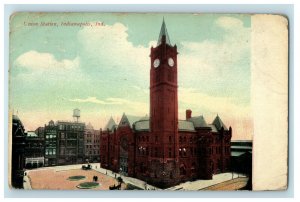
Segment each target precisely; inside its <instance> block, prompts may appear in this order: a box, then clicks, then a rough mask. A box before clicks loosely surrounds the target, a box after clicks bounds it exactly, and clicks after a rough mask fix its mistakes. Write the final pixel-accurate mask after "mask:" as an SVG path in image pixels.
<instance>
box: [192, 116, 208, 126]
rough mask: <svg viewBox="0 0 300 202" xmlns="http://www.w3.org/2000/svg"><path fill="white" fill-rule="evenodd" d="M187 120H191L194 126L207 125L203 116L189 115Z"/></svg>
mask: <svg viewBox="0 0 300 202" xmlns="http://www.w3.org/2000/svg"><path fill="white" fill-rule="evenodd" d="M188 121H191V122H193V124H194V127H195V128H200V127H209V126H208V125H207V123H206V121H205V119H204V117H203V116H195V117H191V118H190V119H188Z"/></svg>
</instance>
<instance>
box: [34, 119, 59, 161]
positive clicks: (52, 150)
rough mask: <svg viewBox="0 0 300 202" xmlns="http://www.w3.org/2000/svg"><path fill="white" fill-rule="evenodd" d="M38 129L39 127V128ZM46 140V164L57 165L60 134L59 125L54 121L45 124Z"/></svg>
mask: <svg viewBox="0 0 300 202" xmlns="http://www.w3.org/2000/svg"><path fill="white" fill-rule="evenodd" d="M37 130H38V129H37ZM42 131H43V132H44V140H45V155H44V157H45V164H44V165H45V166H56V165H58V162H57V151H58V149H57V147H58V140H57V139H58V135H57V126H56V125H55V124H54V121H52V120H51V121H49V123H48V125H45V127H44V129H43V130H42Z"/></svg>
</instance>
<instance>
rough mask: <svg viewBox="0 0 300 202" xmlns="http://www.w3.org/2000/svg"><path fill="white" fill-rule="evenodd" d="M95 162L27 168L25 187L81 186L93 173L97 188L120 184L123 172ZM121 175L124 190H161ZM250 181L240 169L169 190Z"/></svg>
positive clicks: (211, 187)
mask: <svg viewBox="0 0 300 202" xmlns="http://www.w3.org/2000/svg"><path fill="white" fill-rule="evenodd" d="M91 165H92V168H93V169H92V170H82V169H81V166H82V165H81V164H78V165H68V166H56V167H44V168H38V169H34V170H27V171H26V174H27V175H26V176H25V177H24V189H50V190H66V189H69V190H78V188H77V187H76V186H77V185H79V184H80V183H82V182H92V181H93V176H97V177H98V183H100V186H99V187H96V188H93V190H109V186H112V185H114V184H115V185H117V184H118V182H117V180H116V178H117V177H119V176H120V174H117V173H114V172H112V171H110V170H106V169H103V168H100V164H99V163H95V164H91ZM75 175H83V176H85V177H86V178H85V179H83V180H79V181H70V180H68V177H70V176H75ZM121 177H122V179H123V181H124V183H123V184H122V187H121V189H123V190H124V189H126V186H127V185H128V184H131V185H134V186H136V188H138V189H144V190H145V189H146V190H160V189H159V188H157V187H155V186H152V185H149V184H147V183H146V182H144V181H142V180H139V179H136V178H131V177H126V176H123V175H121ZM247 181H248V178H247V177H245V176H242V175H238V174H236V173H222V174H218V175H214V176H213V179H212V180H196V181H192V182H190V181H188V182H184V183H181V184H179V185H176V186H174V187H170V188H168V189H166V190H238V189H241V188H242V187H244V186H245V185H246V184H247Z"/></svg>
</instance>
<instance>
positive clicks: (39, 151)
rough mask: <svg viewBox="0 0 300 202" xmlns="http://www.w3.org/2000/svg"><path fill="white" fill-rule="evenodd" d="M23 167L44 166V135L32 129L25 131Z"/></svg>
mask: <svg viewBox="0 0 300 202" xmlns="http://www.w3.org/2000/svg"><path fill="white" fill-rule="evenodd" d="M25 143H26V144H25V153H24V156H25V167H26V168H38V167H42V166H44V159H45V158H44V153H45V147H44V143H45V141H44V136H43V135H41V136H39V135H37V134H36V133H35V132H34V131H27V133H25Z"/></svg>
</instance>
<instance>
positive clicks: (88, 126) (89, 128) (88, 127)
mask: <svg viewBox="0 0 300 202" xmlns="http://www.w3.org/2000/svg"><path fill="white" fill-rule="evenodd" d="M85 128H86V129H87V130H94V127H93V126H92V124H91V123H90V122H89V124H87V125H86V126H85Z"/></svg>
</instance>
